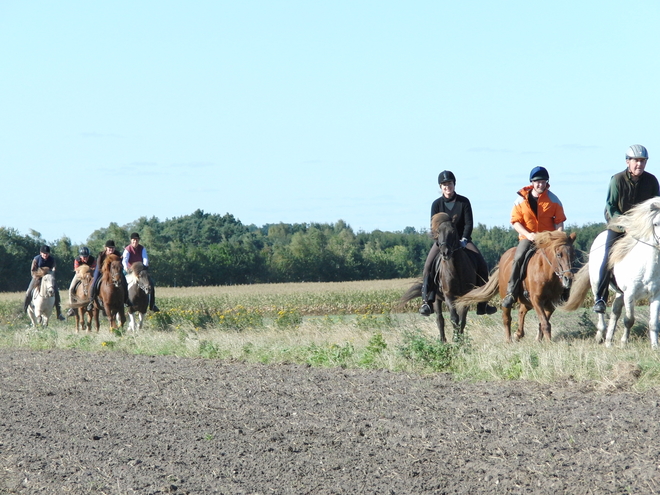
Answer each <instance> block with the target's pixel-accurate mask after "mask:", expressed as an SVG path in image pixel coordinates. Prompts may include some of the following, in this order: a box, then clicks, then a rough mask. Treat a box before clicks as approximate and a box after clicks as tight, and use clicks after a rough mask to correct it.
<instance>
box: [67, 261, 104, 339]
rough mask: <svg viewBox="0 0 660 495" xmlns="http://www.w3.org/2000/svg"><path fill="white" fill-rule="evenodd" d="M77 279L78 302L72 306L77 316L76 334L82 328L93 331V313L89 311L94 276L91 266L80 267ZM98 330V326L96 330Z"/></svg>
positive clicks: (75, 294)
mask: <svg viewBox="0 0 660 495" xmlns="http://www.w3.org/2000/svg"><path fill="white" fill-rule="evenodd" d="M76 277H77V278H78V280H79V283H78V285H76V288H75V292H74V297H75V299H76V302H75V303H74V304H72V305H71V307H72V308H74V309H75V315H76V332H78V331H79V330H80V327H81V326H82V329H83V330H87V331H88V332H91V331H92V311H88V310H87V306H88V304H89V291H90V289H91V286H92V279H93V278H94V274H93V273H92V270H91V269H90V267H89V265H80V266H79V267H78V268H76ZM96 329H97V330H98V326H97V328H96Z"/></svg>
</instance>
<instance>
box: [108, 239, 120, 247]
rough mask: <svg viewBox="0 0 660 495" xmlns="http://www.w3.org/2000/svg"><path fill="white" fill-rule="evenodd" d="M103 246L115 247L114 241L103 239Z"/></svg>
mask: <svg viewBox="0 0 660 495" xmlns="http://www.w3.org/2000/svg"><path fill="white" fill-rule="evenodd" d="M105 247H117V246H115V241H113V240H112V239H110V240H109V241H105Z"/></svg>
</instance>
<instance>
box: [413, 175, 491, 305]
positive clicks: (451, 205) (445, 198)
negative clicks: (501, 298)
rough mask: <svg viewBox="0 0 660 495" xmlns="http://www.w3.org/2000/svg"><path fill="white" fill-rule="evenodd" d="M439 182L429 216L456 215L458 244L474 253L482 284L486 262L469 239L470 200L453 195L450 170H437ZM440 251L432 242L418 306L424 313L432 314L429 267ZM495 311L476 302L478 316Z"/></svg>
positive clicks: (432, 278)
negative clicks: (439, 191)
mask: <svg viewBox="0 0 660 495" xmlns="http://www.w3.org/2000/svg"><path fill="white" fill-rule="evenodd" d="M438 184H440V190H441V191H442V196H440V197H439V198H438V199H436V200H435V201H434V202H433V204H432V205H431V218H433V215H435V214H436V213H447V214H448V215H449V216H450V217H454V216H456V222H455V223H456V231H457V232H458V233H459V235H460V236H461V247H464V248H467V249H469V250H470V251H472V252H474V253H476V254H477V256H476V260H477V278H478V282H477V285H478V286H481V285H483V284H485V283H486V281H487V280H488V265H487V264H486V260H485V259H484V257H483V256H482V254H481V252H480V251H479V250H478V249H477V246H475V245H474V243H473V242H472V239H471V236H472V227H473V219H472V205H470V200H469V199H467V198H466V197H465V196H461V195H460V194H456V191H455V189H456V176H455V175H454V174H453V173H452V172H450V171H449V170H443V171H442V172H440V175H439V176H438ZM439 250H440V248H439V247H438V244H437V243H436V242H434V243H433V246H431V249H430V251H429V254H428V256H427V257H426V262H425V263H424V273H423V285H422V306H421V307H420V308H419V313H420V314H421V315H423V316H429V315H430V314H431V313H433V309H432V306H433V302H434V301H435V292H436V290H437V287H436V286H435V281H434V277H433V274H432V267H433V262H434V260H435V259H436V257H437V256H438V252H439ZM496 311H497V308H495V307H493V306H489V305H488V304H486V303H485V302H483V303H479V304H477V314H478V315H485V314H489V315H491V314H493V313H495V312H496Z"/></svg>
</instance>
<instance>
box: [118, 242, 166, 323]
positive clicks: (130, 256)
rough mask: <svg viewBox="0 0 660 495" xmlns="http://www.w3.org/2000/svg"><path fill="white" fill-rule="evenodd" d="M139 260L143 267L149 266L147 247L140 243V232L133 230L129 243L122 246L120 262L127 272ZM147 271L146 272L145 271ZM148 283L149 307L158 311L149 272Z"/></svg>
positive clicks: (155, 311)
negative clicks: (149, 285)
mask: <svg viewBox="0 0 660 495" xmlns="http://www.w3.org/2000/svg"><path fill="white" fill-rule="evenodd" d="M138 261H139V262H141V263H142V265H143V266H144V268H145V269H147V270H148V268H149V255H148V254H147V248H145V247H144V246H143V245H142V244H140V234H138V233H137V232H133V233H132V234H131V243H130V244H129V245H128V246H126V247H125V248H124V252H123V253H122V255H121V262H122V265H124V270H125V271H126V272H127V273H128V272H129V271H130V270H131V265H132V264H133V263H136V262H138ZM147 273H148V272H147ZM148 276H149V283H150V284H151V294H150V295H149V309H150V310H151V311H153V312H154V313H157V312H158V311H160V309H158V306H156V291H155V289H154V281H153V279H152V278H151V275H150V274H149V275H148Z"/></svg>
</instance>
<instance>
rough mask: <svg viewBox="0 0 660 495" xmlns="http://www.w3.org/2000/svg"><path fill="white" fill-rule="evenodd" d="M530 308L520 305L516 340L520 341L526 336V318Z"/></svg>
mask: <svg viewBox="0 0 660 495" xmlns="http://www.w3.org/2000/svg"><path fill="white" fill-rule="evenodd" d="M528 311H529V308H528V307H527V306H525V305H524V304H519V305H518V330H517V331H516V340H520V339H522V338H523V337H524V336H525V316H527V312H528Z"/></svg>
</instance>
